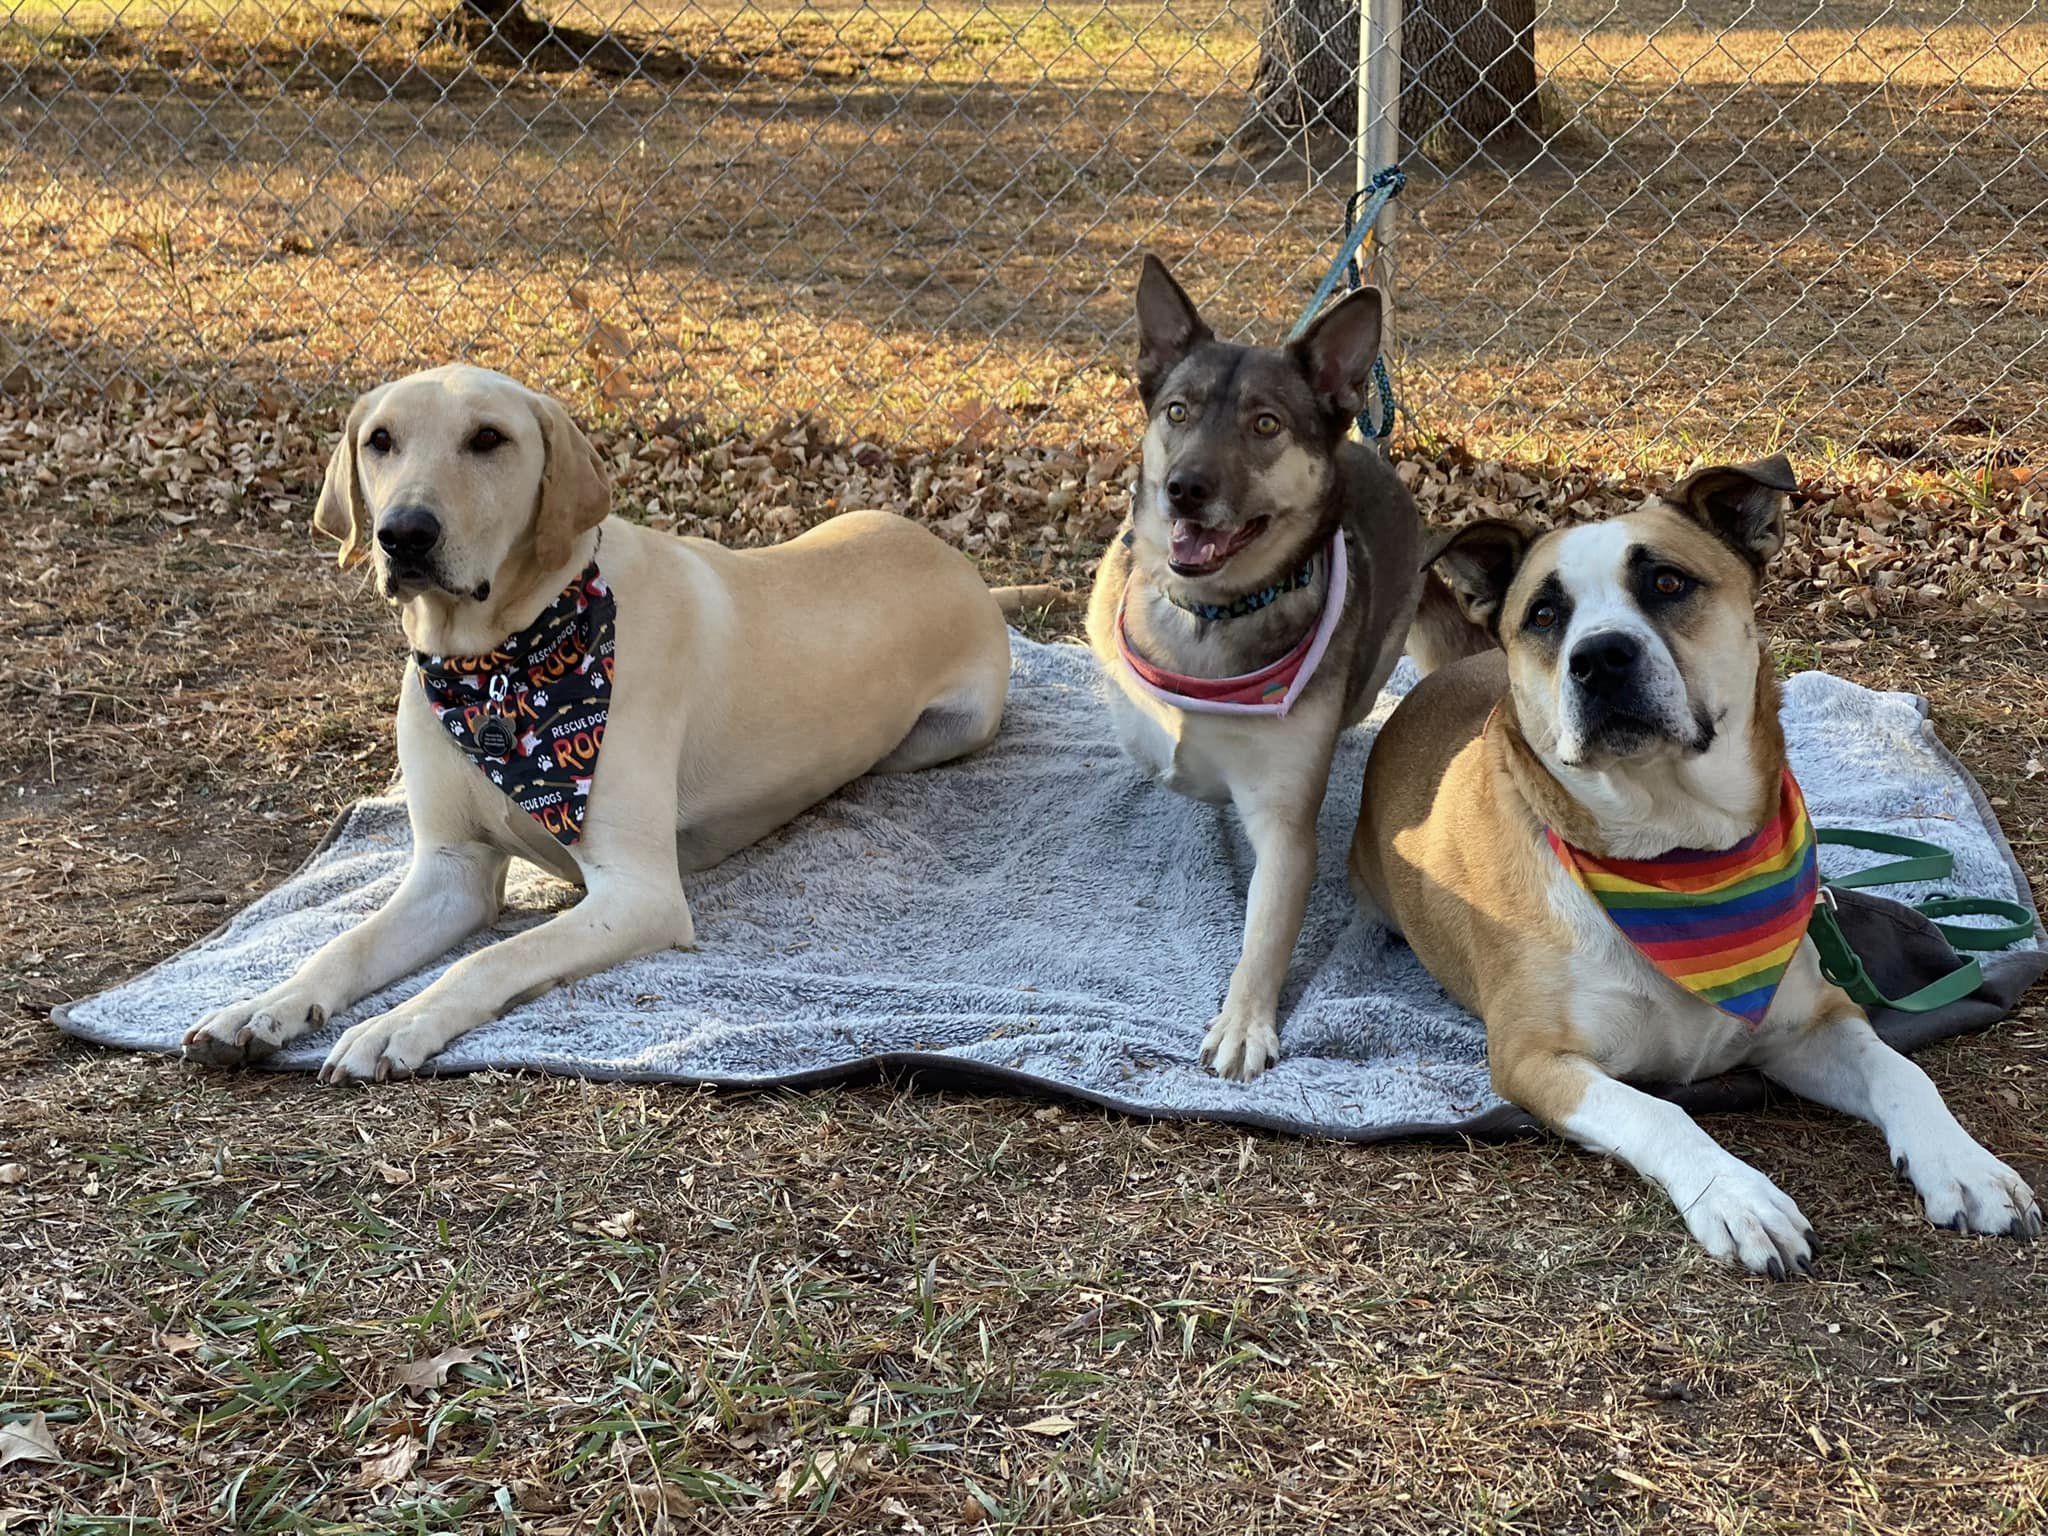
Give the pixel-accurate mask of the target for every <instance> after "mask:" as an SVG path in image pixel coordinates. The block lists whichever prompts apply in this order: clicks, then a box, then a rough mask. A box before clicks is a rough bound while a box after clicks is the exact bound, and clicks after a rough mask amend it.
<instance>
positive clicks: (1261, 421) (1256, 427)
mask: <svg viewBox="0 0 2048 1536" xmlns="http://www.w3.org/2000/svg"><path fill="white" fill-rule="evenodd" d="M1252 430H1253V431H1254V432H1256V433H1258V434H1259V436H1261V437H1277V436H1278V435H1279V433H1280V418H1279V417H1278V416H1275V415H1274V414H1273V413H1272V412H1271V411H1261V412H1259V414H1258V415H1256V416H1254V417H1253V418H1252Z"/></svg>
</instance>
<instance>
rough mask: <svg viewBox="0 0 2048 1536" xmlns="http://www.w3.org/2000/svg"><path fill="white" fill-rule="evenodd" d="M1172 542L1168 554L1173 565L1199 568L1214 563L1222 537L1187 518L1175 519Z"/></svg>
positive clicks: (1221, 544)
mask: <svg viewBox="0 0 2048 1536" xmlns="http://www.w3.org/2000/svg"><path fill="white" fill-rule="evenodd" d="M1172 542H1173V547H1172V550H1171V551H1170V553H1171V557H1172V560H1173V563H1174V564H1175V565H1186V566H1196V567H1200V566H1205V565H1213V564H1215V563H1216V556H1217V554H1218V553H1219V552H1220V551H1221V550H1222V548H1223V535H1222V534H1221V533H1219V532H1218V531H1217V530H1216V529H1214V528H1204V527H1203V526H1202V525H1201V524H1200V523H1197V522H1194V521H1192V520H1191V519H1189V518H1185V517H1176V518H1175V519H1174V520H1173V531H1172Z"/></svg>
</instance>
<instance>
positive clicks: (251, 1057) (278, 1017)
mask: <svg viewBox="0 0 2048 1536" xmlns="http://www.w3.org/2000/svg"><path fill="white" fill-rule="evenodd" d="M326 1022H327V1010H326V1009H325V1008H324V1007H322V1006H321V1005H320V1004H319V1003H317V1002H315V1001H314V1000H313V999H312V998H310V997H308V996H306V995H305V994H304V993H301V992H295V991H293V990H292V988H291V987H290V986H289V985H286V986H282V987H276V988H273V989H272V990H271V991H268V992H266V993H264V994H263V995H262V996H261V997H256V998H251V999H250V1000H249V1001H247V1002H243V1003H234V1004H231V1005H229V1006H228V1007H226V1008H216V1009H215V1010H214V1011H213V1012H212V1013H209V1014H208V1015H207V1016H206V1017H205V1018H203V1019H201V1020H200V1021H199V1022H198V1023H197V1024H195V1025H194V1026H193V1027H192V1028H191V1029H189V1030H187V1031H186V1032H185V1041H184V1056H185V1059H186V1060H187V1061H203V1062H205V1063H206V1064H207V1065H209V1066H215V1067H239V1066H243V1065H245V1064H247V1063H249V1062H252V1061H261V1060H262V1059H263V1058H264V1057H266V1056H268V1055H270V1054H271V1052H273V1051H275V1050H276V1049H277V1048H278V1047H279V1046H281V1045H287V1044H289V1043H290V1042H292V1041H294V1040H296V1039H298V1038H299V1036H301V1035H304V1034H309V1033H311V1032H312V1031H313V1030H316V1029H318V1028H320V1027H321V1026H322V1025H323V1024H325V1023H326Z"/></svg>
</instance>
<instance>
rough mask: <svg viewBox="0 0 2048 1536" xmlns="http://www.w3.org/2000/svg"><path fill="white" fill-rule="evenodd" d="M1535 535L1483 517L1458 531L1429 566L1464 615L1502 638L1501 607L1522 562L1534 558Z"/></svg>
mask: <svg viewBox="0 0 2048 1536" xmlns="http://www.w3.org/2000/svg"><path fill="white" fill-rule="evenodd" d="M1529 542H1530V541H1529V530H1528V529H1526V528H1524V527H1522V526H1521V524H1519V523H1510V522H1506V521H1503V520H1502V519H1500V518H1497V517H1482V518H1479V519H1477V520H1476V521H1474V522H1469V523H1467V524H1465V525H1464V526H1463V527H1462V528H1455V529H1453V530H1452V531H1451V532H1450V533H1449V534H1447V535H1446V536H1445V537H1444V538H1443V539H1441V540H1439V541H1438V543H1437V546H1436V551H1435V553H1433V554H1431V555H1430V556H1429V557H1428V559H1426V560H1425V561H1424V562H1423V569H1425V570H1429V569H1432V568H1433V569H1434V570H1435V571H1436V573H1437V575H1438V576H1439V577H1441V578H1442V579H1443V583H1444V585H1445V586H1447V587H1449V588H1450V591H1451V597H1452V599H1453V600H1454V601H1455V602H1456V603H1457V605H1458V611H1459V612H1460V613H1462V614H1464V615H1465V617H1466V618H1468V619H1470V620H1471V621H1472V622H1473V623H1474V624H1477V625H1478V626H1479V627H1480V628H1481V629H1484V630H1486V631H1488V632H1489V633H1491V634H1493V635H1495V636H1496V637H1498V635H1499V634H1500V610H1501V604H1502V603H1504V602H1506V601H1507V595H1508V588H1509V587H1511V586H1513V585H1514V582H1515V572H1517V571H1519V570H1520V569H1521V568H1522V556H1524V555H1525V554H1527V553H1528V552H1529Z"/></svg>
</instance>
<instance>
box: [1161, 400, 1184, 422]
mask: <svg viewBox="0 0 2048 1536" xmlns="http://www.w3.org/2000/svg"><path fill="white" fill-rule="evenodd" d="M1166 419H1167V420H1168V421H1171V422H1174V423H1175V424H1178V423H1180V422H1183V421H1186V420H1187V419H1188V408H1187V407H1186V406H1184V405H1182V404H1181V403H1180V402H1179V401H1178V400H1176V401H1174V402H1173V404H1171V405H1169V406H1168V407H1167V408H1166Z"/></svg>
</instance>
